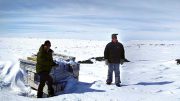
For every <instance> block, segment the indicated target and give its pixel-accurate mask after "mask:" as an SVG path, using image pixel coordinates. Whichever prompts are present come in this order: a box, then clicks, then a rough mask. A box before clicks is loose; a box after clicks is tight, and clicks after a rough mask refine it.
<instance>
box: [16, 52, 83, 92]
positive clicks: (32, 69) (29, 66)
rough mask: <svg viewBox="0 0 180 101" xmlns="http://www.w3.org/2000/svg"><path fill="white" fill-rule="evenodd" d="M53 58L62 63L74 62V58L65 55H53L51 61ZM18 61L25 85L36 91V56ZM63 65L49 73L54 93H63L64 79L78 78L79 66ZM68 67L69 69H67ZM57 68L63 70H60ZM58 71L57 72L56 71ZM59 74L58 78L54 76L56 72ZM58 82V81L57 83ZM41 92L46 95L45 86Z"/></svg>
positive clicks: (37, 83)
mask: <svg viewBox="0 0 180 101" xmlns="http://www.w3.org/2000/svg"><path fill="white" fill-rule="evenodd" d="M55 58H60V59H62V60H63V61H69V60H71V61H75V57H71V56H65V55H60V54H53V59H55ZM19 61H20V67H21V69H23V70H24V71H25V72H26V74H27V75H26V76H25V77H24V80H25V83H27V85H29V86H30V87H32V88H33V89H36V90H37V89H38V85H39V81H40V80H39V79H40V78H39V75H38V74H37V73H36V56H35V55H33V56H32V57H28V58H27V59H19ZM74 63H76V62H74ZM64 64H65V66H64V67H65V68H64V67H61V66H60V67H59V66H58V68H56V67H54V68H52V71H51V72H50V75H51V76H52V78H53V80H54V81H53V88H54V91H55V93H57V92H61V91H63V89H64V87H65V86H66V82H67V81H66V80H65V79H64V78H65V77H68V76H72V77H74V78H75V79H77V80H78V78H79V70H80V65H79V64H78V63H76V64H75V65H71V64H67V63H64ZM67 67H69V68H67ZM59 68H63V69H62V70H61V69H59ZM57 69H58V70H57ZM57 71H58V72H61V73H60V74H59V75H58V76H57V75H55V73H56V72H57ZM61 77H62V79H61ZM57 80H58V81H57ZM43 92H44V93H45V94H48V89H47V85H45V87H44V89H43Z"/></svg>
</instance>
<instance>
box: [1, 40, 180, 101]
mask: <svg viewBox="0 0 180 101" xmlns="http://www.w3.org/2000/svg"><path fill="white" fill-rule="evenodd" d="M45 40H46V39H38V38H37V39H35V38H20V39H18V38H0V46H1V51H0V99H1V101H34V100H39V101H42V100H46V101H57V100H58V101H162V100H163V101H169V100H171V101H179V100H180V96H179V95H180V81H179V78H180V74H179V72H180V65H177V64H176V62H175V59H178V58H180V52H179V51H180V41H138V40H136V41H129V42H124V43H123V44H124V47H125V51H126V58H127V59H128V60H130V61H131V62H129V63H125V64H123V65H122V66H121V67H120V70H121V74H120V75H121V81H122V87H116V86H115V85H114V84H112V85H106V82H105V81H106V77H107V66H106V65H105V63H104V62H98V61H95V60H93V61H94V64H81V65H80V76H79V82H78V83H74V81H73V80H71V81H70V83H69V85H68V86H69V87H70V88H71V89H68V88H66V92H64V94H60V95H58V96H55V97H51V98H43V99H37V98H34V96H35V94H36V91H33V90H31V89H30V88H29V86H28V85H26V84H24V83H23V80H22V76H23V75H24V73H23V71H22V70H21V69H20V68H19V62H18V58H22V57H27V56H30V55H31V54H34V53H36V52H37V51H38V48H39V47H40V45H41V44H42V43H43V42H44V41H45ZM49 40H50V41H51V42H52V47H51V48H52V49H53V50H54V51H55V52H56V53H62V54H66V55H72V56H75V57H76V61H80V60H86V59H89V58H91V57H97V56H103V52H104V48H105V46H106V44H107V43H108V42H107V41H96V40H73V39H49ZM72 86H73V89H72Z"/></svg>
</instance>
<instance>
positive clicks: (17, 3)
mask: <svg viewBox="0 0 180 101" xmlns="http://www.w3.org/2000/svg"><path fill="white" fill-rule="evenodd" d="M112 33H119V38H120V39H121V40H154V39H155V40H179V39H180V0H0V37H7V36H8V37H14V36H16V37H17V36H18V37H25V36H27V37H55V38H79V39H98V40H108V39H109V38H110V35H111V34H112Z"/></svg>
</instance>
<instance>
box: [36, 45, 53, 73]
mask: <svg viewBox="0 0 180 101" xmlns="http://www.w3.org/2000/svg"><path fill="white" fill-rule="evenodd" d="M52 53H53V50H51V49H49V51H48V52H47V51H45V50H44V45H41V47H40V48H39V52H38V53H37V64H36V72H37V73H39V72H49V73H50V71H51V69H52V66H53V65H54V64H55V63H54V62H53V57H52Z"/></svg>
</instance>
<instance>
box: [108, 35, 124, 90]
mask: <svg viewBox="0 0 180 101" xmlns="http://www.w3.org/2000/svg"><path fill="white" fill-rule="evenodd" d="M117 35H118V34H112V41H111V42H110V43H108V44H107V45H106V47H105V50H104V58H105V62H106V64H107V65H108V75H107V80H106V84H107V85H110V84H111V83H112V76H113V71H114V72H115V84H116V86H117V87H120V83H121V81H120V71H119V65H120V64H121V65H122V64H123V62H124V60H125V52H124V47H123V45H122V44H121V43H120V42H118V40H117Z"/></svg>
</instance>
